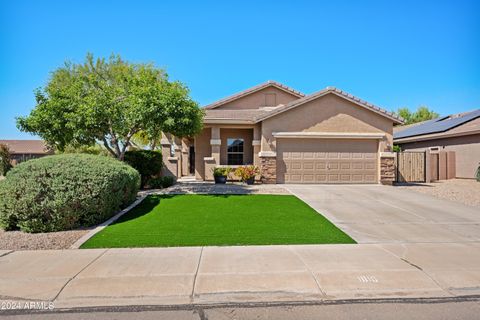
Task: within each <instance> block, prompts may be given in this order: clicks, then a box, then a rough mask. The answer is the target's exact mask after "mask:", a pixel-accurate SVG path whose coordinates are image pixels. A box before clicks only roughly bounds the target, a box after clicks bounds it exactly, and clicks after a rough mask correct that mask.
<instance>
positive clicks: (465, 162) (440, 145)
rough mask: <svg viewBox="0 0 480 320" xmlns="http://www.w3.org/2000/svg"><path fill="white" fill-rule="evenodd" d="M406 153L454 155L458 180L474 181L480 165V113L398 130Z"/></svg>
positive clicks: (451, 117) (451, 116) (396, 134)
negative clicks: (425, 152)
mask: <svg viewBox="0 0 480 320" xmlns="http://www.w3.org/2000/svg"><path fill="white" fill-rule="evenodd" d="M394 131H395V133H394V143H395V144H398V145H399V146H400V147H401V148H402V150H404V151H426V150H427V151H429V152H430V153H443V152H451V151H453V152H454V156H455V158H454V167H455V177H456V178H467V179H473V178H475V172H476V170H477V168H478V166H479V163H480V109H478V110H474V111H470V112H464V113H459V114H451V115H448V116H444V117H440V118H437V119H433V120H428V121H424V122H420V123H417V124H413V125H409V126H400V127H395V129H394Z"/></svg>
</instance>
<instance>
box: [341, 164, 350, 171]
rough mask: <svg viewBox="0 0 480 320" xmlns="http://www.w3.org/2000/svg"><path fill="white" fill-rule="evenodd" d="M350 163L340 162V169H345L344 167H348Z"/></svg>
mask: <svg viewBox="0 0 480 320" xmlns="http://www.w3.org/2000/svg"><path fill="white" fill-rule="evenodd" d="M350 166H351V163H350V162H342V163H340V169H342V170H345V169H350Z"/></svg>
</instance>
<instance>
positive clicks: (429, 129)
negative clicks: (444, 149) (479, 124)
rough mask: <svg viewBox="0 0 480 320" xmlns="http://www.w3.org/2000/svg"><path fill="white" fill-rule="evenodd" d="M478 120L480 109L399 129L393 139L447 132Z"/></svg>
mask: <svg viewBox="0 0 480 320" xmlns="http://www.w3.org/2000/svg"><path fill="white" fill-rule="evenodd" d="M477 118H480V109H478V110H474V111H470V112H464V113H459V114H452V115H449V116H446V117H440V118H437V119H433V120H428V121H424V122H422V123H420V124H418V125H415V126H408V127H405V129H403V130H401V129H398V130H396V132H395V133H394V135H393V138H394V139H404V138H409V137H416V136H422V135H427V134H434V133H441V132H446V131H449V130H451V129H453V128H456V127H458V126H460V125H463V124H465V123H467V122H469V121H472V120H474V119H477ZM478 129H480V128H478Z"/></svg>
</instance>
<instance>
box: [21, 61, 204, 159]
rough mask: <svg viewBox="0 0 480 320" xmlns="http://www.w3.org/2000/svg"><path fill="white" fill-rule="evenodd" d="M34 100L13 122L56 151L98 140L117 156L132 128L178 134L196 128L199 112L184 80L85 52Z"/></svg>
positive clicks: (58, 72)
mask: <svg viewBox="0 0 480 320" xmlns="http://www.w3.org/2000/svg"><path fill="white" fill-rule="evenodd" d="M35 98H36V102H37V104H36V106H35V108H34V109H33V110H32V111H31V113H30V115H28V116H26V117H19V118H17V126H18V128H19V129H20V130H22V131H25V132H30V133H33V134H37V135H39V136H40V137H41V138H42V139H44V140H45V141H46V142H47V143H48V144H49V145H50V146H52V147H54V148H56V149H58V150H60V151H62V150H64V149H65V148H66V147H67V146H75V147H76V146H85V145H92V144H94V143H95V142H97V141H100V142H101V143H103V145H104V146H105V148H106V149H107V150H108V151H109V152H110V153H111V154H112V155H113V156H115V157H116V158H117V159H120V160H123V158H124V156H125V152H126V150H127V147H128V146H129V144H130V141H131V139H132V137H133V136H134V135H135V134H136V133H138V132H145V133H146V134H147V135H152V136H154V135H158V134H159V132H166V133H171V134H173V135H176V136H180V137H184V136H192V135H195V134H196V133H198V132H199V131H200V130H201V128H202V117H203V111H202V110H201V109H200V108H199V107H198V104H197V103H196V102H194V101H193V100H192V99H191V98H190V97H189V91H188V88H187V87H186V86H185V85H184V84H182V83H181V82H178V81H169V80H168V76H167V74H166V73H165V71H164V70H161V69H158V68H155V67H154V66H153V65H152V64H134V63H129V62H127V61H124V60H122V59H121V58H120V56H118V55H112V56H111V57H110V58H109V59H101V58H100V59H94V57H93V55H91V54H88V55H87V57H86V61H85V62H84V63H83V64H74V63H70V62H67V63H65V65H64V66H63V67H61V68H58V69H57V70H55V71H54V72H53V73H52V75H51V77H50V79H49V82H48V84H47V85H46V86H45V87H44V88H41V89H38V90H36V92H35Z"/></svg>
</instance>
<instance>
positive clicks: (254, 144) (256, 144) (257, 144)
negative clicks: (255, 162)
mask: <svg viewBox="0 0 480 320" xmlns="http://www.w3.org/2000/svg"><path fill="white" fill-rule="evenodd" d="M261 144H262V141H260V140H252V146H259V145H261Z"/></svg>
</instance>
